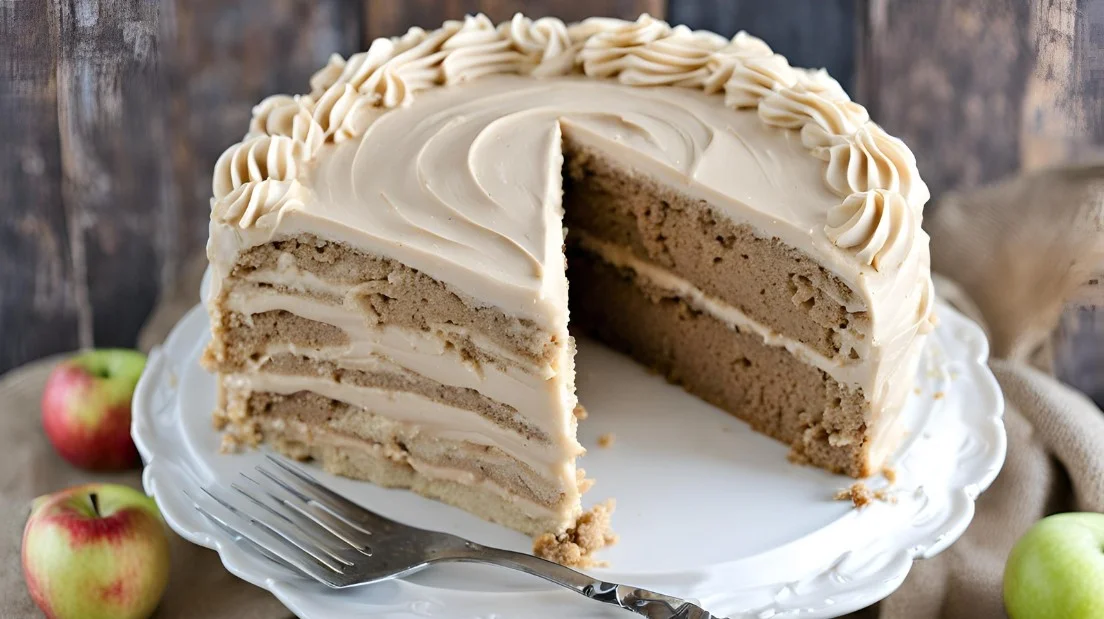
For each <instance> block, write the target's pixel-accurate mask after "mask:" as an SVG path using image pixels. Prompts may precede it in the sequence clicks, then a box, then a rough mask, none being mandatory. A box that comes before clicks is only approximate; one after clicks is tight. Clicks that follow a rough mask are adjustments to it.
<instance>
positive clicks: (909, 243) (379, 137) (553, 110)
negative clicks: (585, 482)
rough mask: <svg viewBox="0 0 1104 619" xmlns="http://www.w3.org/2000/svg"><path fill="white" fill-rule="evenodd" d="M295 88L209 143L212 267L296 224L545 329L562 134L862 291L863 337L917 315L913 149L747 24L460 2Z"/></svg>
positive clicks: (554, 267)
mask: <svg viewBox="0 0 1104 619" xmlns="http://www.w3.org/2000/svg"><path fill="white" fill-rule="evenodd" d="M310 88H311V92H310V93H309V94H307V95H301V96H298V97H286V96H277V97H270V98H269V99H266V100H265V101H264V102H262V103H261V104H260V105H258V106H257V108H256V109H255V110H254V118H253V122H252V123H251V127H250V133H249V134H248V135H247V136H246V138H245V139H244V140H243V141H242V142H241V143H239V144H235V145H234V146H231V147H230V148H229V149H228V150H227V151H226V153H225V154H223V156H222V157H221V158H220V159H219V161H218V163H217V165H216V170H215V175H214V181H213V187H212V189H213V193H214V200H213V212H212V225H211V244H210V246H209V254H210V257H211V260H212V264H213V265H214V267H215V269H216V270H217V271H222V272H228V271H229V269H230V268H231V267H232V265H233V263H234V261H235V260H236V256H237V254H238V252H240V251H241V250H242V249H243V248H247V247H251V246H254V245H258V244H262V243H265V242H267V241H268V240H270V239H272V238H274V237H279V236H281V235H294V234H298V233H302V232H309V233H313V234H317V235H319V236H322V237H325V238H332V239H336V240H340V241H344V242H347V243H349V244H351V245H353V246H355V247H359V248H362V249H364V250H366V251H369V252H372V253H376V254H380V255H384V256H389V257H393V258H395V259H397V260H400V261H402V262H404V263H406V264H409V265H410V266H412V267H414V268H416V269H418V270H421V271H423V272H425V273H427V274H429V275H430V276H432V277H434V278H437V279H439V280H441V281H443V282H445V283H446V284H448V285H450V286H453V287H454V288H455V289H457V290H462V291H465V292H466V293H467V294H468V295H469V296H472V297H474V298H477V299H480V300H481V301H482V302H485V303H487V304H489V305H494V306H497V307H499V308H502V309H503V310H505V311H507V312H508V313H511V314H515V315H518V316H521V317H524V318H528V319H531V320H533V321H535V322H536V323H538V324H540V325H543V326H546V327H547V328H549V329H553V330H559V329H563V328H565V325H566V320H567V316H566V310H565V308H566V281H565V279H564V277H565V275H564V265H563V262H564V259H563V254H562V245H563V231H562V211H561V205H560V192H561V189H560V187H561V179H560V174H561V165H562V160H563V158H562V153H561V144H562V137H563V136H564V135H567V136H568V137H570V138H571V139H572V140H574V141H577V142H581V143H584V144H586V145H587V146H589V147H592V148H594V149H597V150H599V151H601V152H604V153H606V154H607V155H608V156H609V157H610V158H612V159H614V160H616V161H618V162H620V163H622V164H623V165H625V166H626V167H629V168H633V169H635V170H638V171H640V172H642V173H645V174H648V175H650V176H652V177H654V178H655V179H657V180H658V181H660V182H662V183H665V184H669V185H671V186H672V187H675V188H677V189H679V190H680V191H683V192H685V193H687V194H689V195H691V196H695V197H699V198H701V199H703V200H706V201H708V202H709V203H710V204H711V205H713V206H714V207H715V208H716V209H717V210H719V211H720V212H722V213H724V214H726V215H727V216H729V217H730V218H731V219H732V220H733V221H735V222H737V223H746V224H749V225H751V226H752V227H754V228H755V229H756V230H758V232H759V233H760V234H761V235H762V236H765V237H776V238H779V239H781V240H782V241H783V242H785V243H788V244H790V245H792V246H794V247H797V248H799V249H801V250H803V251H804V252H806V253H808V254H809V255H811V256H812V257H813V258H814V259H816V260H817V261H818V262H820V263H821V264H822V265H823V266H824V267H825V268H826V269H828V270H829V271H831V272H832V273H834V274H835V275H837V276H838V277H839V278H840V279H841V280H843V281H844V282H845V283H847V284H848V285H849V286H850V287H851V288H852V289H853V290H854V291H855V292H856V295H857V296H858V298H860V299H862V302H861V305H858V306H856V307H853V308H849V309H850V310H853V311H865V312H867V313H868V315H869V316H870V317H871V324H872V328H873V332H872V333H871V336H872V338H873V344H872V345H880V343H885V342H891V341H897V342H906V340H908V341H911V338H912V335H914V334H915V333H916V332H917V331H918V330H919V329H920V328H921V326H920V325H921V323H924V324H926V320H927V315H926V314H925V315H924V316H919V315H918V312H919V311H921V310H920V308H921V307H922V306H923V308H929V306H930V302H928V301H922V298H923V297H924V296H925V294H927V293H926V292H925V291H927V290H928V284H929V282H930V277H929V274H928V249H927V238H926V236H924V233H923V231H922V230H921V229H920V219H921V213H922V208H923V202H924V201H925V200H926V198H927V190H926V188H925V187H924V186H923V182H922V181H921V180H920V177H919V174H918V173H917V171H916V168H915V157H913V156H912V153H911V152H909V151H908V149H907V147H905V146H904V144H903V143H901V142H900V141H899V140H896V139H895V138H892V137H890V136H889V135H887V134H886V133H885V132H884V131H883V130H882V129H881V128H880V127H878V126H877V125H875V124H873V123H872V122H871V121H870V119H869V117H868V114H867V112H866V110H865V109H864V108H863V107H862V106H860V105H858V104H856V103H854V102H852V101H850V100H849V99H848V97H847V95H846V93H845V92H844V91H843V89H842V88H841V87H840V86H839V84H838V83H837V82H836V81H835V80H833V79H832V78H831V77H829V76H828V75H827V74H826V73H824V72H823V71H809V70H805V69H798V68H794V67H791V66H790V65H789V63H788V62H786V59H785V58H784V57H782V56H780V55H777V54H774V53H773V52H772V51H771V49H770V48H769V47H768V46H767V45H766V44H765V43H763V42H762V41H761V40H759V39H756V38H754V37H751V36H750V35H747V34H746V33H743V32H741V33H739V34H737V35H736V36H735V37H733V38H732V39H725V38H723V37H720V36H718V35H716V34H712V33H707V32H696V31H691V30H689V29H687V28H684V27H671V26H670V25H668V24H666V23H664V22H662V21H659V20H656V19H653V18H651V17H649V16H647V15H643V16H641V17H640V18H639V19H637V20H635V21H622V20H610V19H590V20H586V21H583V22H580V23H577V24H571V25H567V24H564V23H562V22H560V21H559V20H555V19H551V18H543V19H538V20H530V19H528V18H525V17H523V16H520V15H519V16H516V17H514V18H513V19H512V20H510V21H508V22H504V23H502V24H498V25H497V26H496V25H494V24H492V23H491V22H490V21H489V20H488V19H487V18H486V17H484V16H472V17H468V18H465V19H464V20H462V21H450V22H446V23H445V24H444V25H442V26H441V27H440V28H438V29H436V30H433V31H425V30H420V29H412V30H411V31H409V32H408V33H407V34H406V35H404V36H401V37H394V38H386V39H378V40H376V41H374V42H373V43H372V45H371V46H370V47H369V49H368V50H367V51H365V52H363V53H359V54H354V55H353V56H351V57H349V58H348V59H342V58H340V57H338V56H335V57H332V58H331V59H330V61H329V63H327V65H326V66H325V67H324V68H323V69H321V70H320V71H319V72H318V73H317V74H315V76H314V77H313V78H312V79H311V81H310ZM272 181H279V183H280V184H274V185H268V186H262V185H261V184H262V183H265V182H270V183H271V182H272ZM292 181H295V182H296V183H297V185H296V186H295V187H292V186H291V185H290V183H291V182H292ZM901 205H905V208H900V207H901ZM262 223H263V224H264V225H261V224H262ZM216 279H217V278H216ZM929 296H930V295H929ZM923 311H924V312H927V311H928V309H923ZM901 345H902V346H903V345H904V344H901Z"/></svg>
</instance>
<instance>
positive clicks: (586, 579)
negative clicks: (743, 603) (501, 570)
mask: <svg viewBox="0 0 1104 619" xmlns="http://www.w3.org/2000/svg"><path fill="white" fill-rule="evenodd" d="M469 550H471V551H472V552H470V553H467V552H466V553H462V554H460V555H458V556H454V557H450V558H451V559H452V560H454V561H464V562H472V563H489V564H493V565H500V566H502V567H508V568H510V569H514V570H517V571H520V572H525V573H526V574H532V575H533V576H537V577H539V578H543V579H545V580H547V581H549V582H552V583H555V584H557V585H560V586H561V587H566V588H568V589H571V590H572V591H574V592H576V593H578V594H580V595H583V596H586V597H588V598H590V599H592V600H596V601H599V602H603V603H605V604H609V605H611V606H616V607H618V608H624V609H625V610H631V611H632V612H634V613H636V614H638V615H642V616H644V617H648V619H714V618H713V615H711V614H709V612H707V611H706V610H704V609H703V608H701V607H700V606H698V605H696V604H693V603H691V602H688V601H686V600H683V599H680V598H677V597H672V596H669V595H663V594H662V593H656V592H654V591H649V590H647V589H640V588H638V587H630V586H628V585H619V584H617V583H612V582H605V581H603V580H598V579H596V578H592V577H590V576H587V575H586V574H583V573H581V572H577V571H575V570H573V569H571V568H568V567H564V566H562V565H560V564H558V563H553V562H551V561H546V560H544V559H541V558H538V557H534V556H532V555H527V554H523V553H520V552H513V551H510V550H501V549H499V548H488V547H486V546H478V545H476V544H471V545H470V546H469Z"/></svg>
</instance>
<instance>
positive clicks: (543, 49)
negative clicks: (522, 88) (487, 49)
mask: <svg viewBox="0 0 1104 619" xmlns="http://www.w3.org/2000/svg"><path fill="white" fill-rule="evenodd" d="M498 33H499V35H500V36H502V37H503V38H505V39H506V40H507V41H509V42H510V46H511V47H512V48H513V49H514V50H517V51H518V52H519V53H520V54H521V55H522V56H523V57H524V61H523V67H524V68H523V69H522V72H524V73H528V74H532V75H535V76H537V77H550V76H553V75H565V74H567V73H570V72H571V70H572V69H573V68H574V66H575V50H574V47H573V45H572V43H571V37H570V36H568V34H567V26H566V25H565V24H564V23H563V22H562V21H560V20H559V19H556V18H555V17H542V18H540V19H538V20H536V21H534V20H532V19H529V18H528V17H526V16H524V15H522V14H521V13H518V14H517V15H514V18H513V19H511V20H510V21H508V22H503V23H502V24H500V25H499V26H498Z"/></svg>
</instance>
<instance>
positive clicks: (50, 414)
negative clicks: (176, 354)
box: [42, 349, 146, 470]
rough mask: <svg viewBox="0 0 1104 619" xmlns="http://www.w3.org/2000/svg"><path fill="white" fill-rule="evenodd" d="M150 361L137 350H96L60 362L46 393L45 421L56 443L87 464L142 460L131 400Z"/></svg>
mask: <svg viewBox="0 0 1104 619" xmlns="http://www.w3.org/2000/svg"><path fill="white" fill-rule="evenodd" d="M145 366H146V356H145V355H143V354H142V353H140V352H138V351H136V350H122V349H104V350H90V351H87V352H83V353H80V354H78V355H77V356H75V357H73V358H71V359H67V360H65V361H63V362H61V363H59V364H58V365H57V367H55V368H54V370H53V372H52V373H51V374H50V377H49V378H48V379H47V380H46V389H45V391H44V392H43V394H42V427H43V428H44V429H45V430H46V436H48V437H49V438H50V442H51V443H52V444H53V445H54V449H55V450H57V452H58V453H59V454H61V456H62V457H63V458H65V459H66V460H68V461H69V462H71V463H72V464H74V465H76V466H79V467H81V468H86V469H98V470H119V469H126V468H132V467H134V466H137V465H138V464H139V458H138V450H137V449H136V448H135V447H134V442H133V441H132V440H131V438H130V401H131V399H132V398H133V397H134V388H135V386H136V385H137V384H138V378H139V377H140V376H141V375H142V370H143V369H144V368H145Z"/></svg>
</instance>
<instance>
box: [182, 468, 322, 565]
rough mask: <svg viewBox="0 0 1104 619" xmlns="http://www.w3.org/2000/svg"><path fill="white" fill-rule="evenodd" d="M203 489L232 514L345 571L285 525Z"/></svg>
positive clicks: (318, 560) (315, 558) (320, 561)
mask: <svg viewBox="0 0 1104 619" xmlns="http://www.w3.org/2000/svg"><path fill="white" fill-rule="evenodd" d="M202 490H203V492H204V493H205V494H206V495H207V496H209V497H211V498H212V499H214V500H215V501H216V502H217V503H218V504H219V505H222V506H223V507H224V508H226V509H227V510H228V511H229V512H230V513H232V514H234V515H236V516H238V517H240V518H244V519H246V520H248V521H249V522H250V523H251V524H254V525H256V526H258V527H263V528H264V529H266V530H267V531H269V532H270V533H272V534H273V536H274V537H276V538H277V539H282V540H284V542H285V543H286V544H289V545H291V546H293V547H295V548H298V549H299V550H301V551H302V552H304V553H306V554H307V555H309V556H311V557H312V558H314V560H315V561H317V562H318V563H320V564H322V565H324V566H325V567H328V568H329V569H330V570H331V571H333V572H336V573H338V574H341V573H343V570H342V567H341V564H340V563H334V562H332V561H331V560H329V559H328V558H327V557H326V556H325V554H324V553H319V552H317V550H316V549H312V548H311V545H310V544H307V543H305V542H303V541H302V540H299V539H296V537H295V535H294V534H292V533H291V532H289V531H287V530H286V528H285V527H282V526H276V525H274V524H270V523H268V522H265V521H264V520H261V519H259V518H255V517H254V516H252V515H250V514H247V513H245V512H244V511H242V510H240V509H238V508H237V507H234V505H232V504H231V503H230V502H229V501H227V500H225V499H223V498H222V497H220V496H218V495H217V494H215V493H214V492H211V491H210V490H209V489H207V488H203V489H202ZM243 534H244V532H243Z"/></svg>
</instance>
